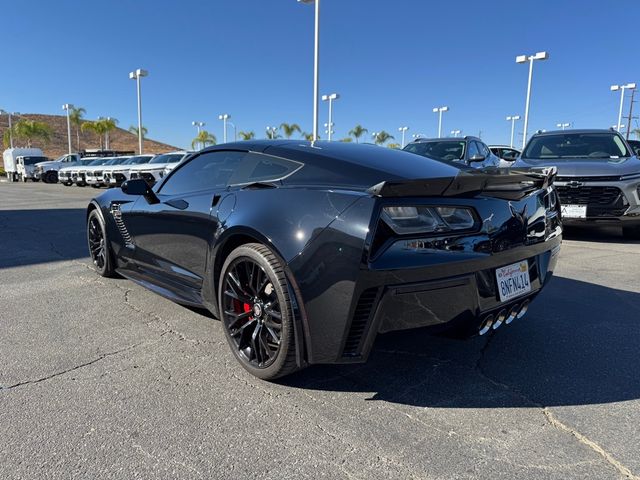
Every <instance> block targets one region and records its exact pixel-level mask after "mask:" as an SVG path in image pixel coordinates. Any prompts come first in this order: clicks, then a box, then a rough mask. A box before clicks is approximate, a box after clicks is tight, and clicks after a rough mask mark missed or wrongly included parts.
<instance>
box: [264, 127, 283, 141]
mask: <svg viewBox="0 0 640 480" xmlns="http://www.w3.org/2000/svg"><path fill="white" fill-rule="evenodd" d="M265 133H266V135H267V138H268V139H270V140H277V139H278V138H282V135H280V134H279V133H278V131H277V130H275V131H272V130H269V129H267V130H266V131H265Z"/></svg>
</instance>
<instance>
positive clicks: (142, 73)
mask: <svg viewBox="0 0 640 480" xmlns="http://www.w3.org/2000/svg"><path fill="white" fill-rule="evenodd" d="M147 75H149V72H147V71H146V70H143V69H142V68H138V69H137V70H135V71H133V72H129V78H130V79H131V80H135V81H136V90H137V92H138V150H139V154H140V155H142V153H143V151H144V147H143V145H142V94H141V91H140V80H141V79H142V77H146V76H147Z"/></svg>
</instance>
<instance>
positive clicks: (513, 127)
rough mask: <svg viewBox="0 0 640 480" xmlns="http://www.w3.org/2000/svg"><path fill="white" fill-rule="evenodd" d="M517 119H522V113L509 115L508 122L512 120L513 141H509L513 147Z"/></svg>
mask: <svg viewBox="0 0 640 480" xmlns="http://www.w3.org/2000/svg"><path fill="white" fill-rule="evenodd" d="M516 120H520V115H510V116H508V117H507V122H511V143H509V146H510V147H511V148H513V133H514V132H515V128H516Z"/></svg>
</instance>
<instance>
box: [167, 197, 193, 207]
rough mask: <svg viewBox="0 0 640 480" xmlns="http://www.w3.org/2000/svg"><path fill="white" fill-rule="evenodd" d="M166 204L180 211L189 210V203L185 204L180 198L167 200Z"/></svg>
mask: <svg viewBox="0 0 640 480" xmlns="http://www.w3.org/2000/svg"><path fill="white" fill-rule="evenodd" d="M164 203H165V204H166V205H169V206H170V207H173V208H177V209H178V210H186V209H187V208H189V202H185V201H184V200H182V199H180V198H177V199H171V200H167V201H166V202H164Z"/></svg>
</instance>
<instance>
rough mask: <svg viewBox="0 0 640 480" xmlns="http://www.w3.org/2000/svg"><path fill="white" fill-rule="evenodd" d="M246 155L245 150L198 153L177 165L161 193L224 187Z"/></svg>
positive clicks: (179, 192) (177, 193)
mask: <svg viewBox="0 0 640 480" xmlns="http://www.w3.org/2000/svg"><path fill="white" fill-rule="evenodd" d="M246 155H247V154H246V153H245V152H208V153H203V154H201V155H198V156H196V157H194V158H193V159H192V160H190V161H188V162H187V163H185V164H184V165H180V166H179V167H177V168H176V170H175V171H174V172H173V174H172V175H171V176H170V177H169V178H168V179H167V181H166V183H164V184H163V185H162V187H161V188H160V191H159V193H161V194H162V195H182V194H186V193H191V192H198V191H200V190H207V189H215V188H224V187H226V186H227V185H228V183H229V180H230V179H231V177H232V175H233V174H234V173H235V171H236V169H237V168H238V165H239V164H240V162H241V161H242V159H243V158H244V157H245V156H246Z"/></svg>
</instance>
